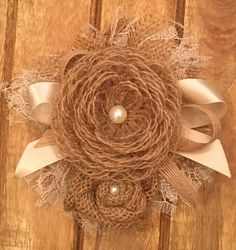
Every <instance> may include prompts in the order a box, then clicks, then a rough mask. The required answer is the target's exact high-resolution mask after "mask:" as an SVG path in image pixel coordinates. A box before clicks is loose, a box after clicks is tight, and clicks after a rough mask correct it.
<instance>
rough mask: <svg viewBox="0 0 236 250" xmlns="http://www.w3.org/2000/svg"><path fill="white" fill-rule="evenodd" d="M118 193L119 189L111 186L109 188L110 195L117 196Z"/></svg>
mask: <svg viewBox="0 0 236 250" xmlns="http://www.w3.org/2000/svg"><path fill="white" fill-rule="evenodd" d="M119 193H120V188H119V186H117V185H112V186H111V187H110V194H112V195H118V194H119Z"/></svg>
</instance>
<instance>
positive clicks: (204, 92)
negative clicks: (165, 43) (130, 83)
mask: <svg viewBox="0 0 236 250" xmlns="http://www.w3.org/2000/svg"><path fill="white" fill-rule="evenodd" d="M177 84H178V86H179V88H180V89H181V91H182V94H183V99H184V101H185V103H187V105H184V106H183V109H182V118H183V122H182V136H183V138H186V139H189V140H190V141H193V142H196V143H200V144H203V145H201V147H200V148H198V149H196V150H194V151H191V152H185V151H179V152H177V153H178V154H180V155H182V156H184V157H186V158H189V159H191V160H193V161H196V162H198V163H200V164H202V165H204V166H206V167H209V168H211V169H213V170H215V171H217V172H219V173H222V174H224V175H226V176H228V177H230V176H231V174H230V171H229V166H228V162H227V159H226V156H225V153H224V150H223V147H222V145H221V142H220V140H218V139H215V138H214V136H213V139H212V137H209V136H208V135H206V134H204V133H200V132H198V131H196V130H194V129H193V128H197V127H200V126H202V125H207V124H211V122H212V121H211V116H213V114H214V115H215V116H217V117H218V118H222V117H223V116H224V114H225V113H226V111H227V106H226V104H225V102H224V100H223V98H222V97H221V95H220V94H219V92H218V91H217V90H216V89H215V87H214V86H212V85H211V84H209V83H207V82H205V81H203V80H200V79H183V80H180V81H178V82H177ZM59 86H60V85H59V83H53V82H41V83H34V84H32V85H31V86H30V88H29V100H30V106H31V108H32V115H33V117H34V118H35V119H36V120H37V121H39V122H42V123H44V124H50V120H51V110H52V106H51V103H52V101H53V99H54V97H55V94H56V92H57V91H58V88H59ZM188 103H190V104H191V105H188ZM197 105H201V106H202V107H203V108H200V109H197V108H196V107H197ZM204 107H205V108H204ZM204 110H209V111H210V113H209V112H204ZM45 113H47V114H45ZM207 113H208V115H207ZM213 132H214V131H213ZM213 134H214V133H213ZM45 142H46V143H45ZM62 159H63V156H62V155H60V153H59V152H58V150H57V147H56V145H55V144H54V142H53V139H52V138H50V139H49V140H48V137H47V136H43V137H42V138H41V139H40V140H37V141H34V142H32V143H29V144H28V146H27V147H26V149H25V151H24V153H23V155H22V157H21V159H20V161H19V164H18V165H17V169H16V175H17V176H19V177H23V176H26V175H29V174H31V173H33V172H35V171H37V170H39V169H42V168H44V167H46V166H48V165H50V164H52V163H54V162H57V161H59V160H62Z"/></svg>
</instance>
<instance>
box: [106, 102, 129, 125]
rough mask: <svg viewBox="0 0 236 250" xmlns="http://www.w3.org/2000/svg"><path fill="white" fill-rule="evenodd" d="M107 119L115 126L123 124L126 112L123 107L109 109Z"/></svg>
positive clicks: (117, 106)
mask: <svg viewBox="0 0 236 250" xmlns="http://www.w3.org/2000/svg"><path fill="white" fill-rule="evenodd" d="M109 117H110V119H111V121H112V122H114V123H116V124H119V123H123V122H124V121H125V120H126V118H127V111H126V109H125V108H124V107H123V106H121V105H116V106H114V107H112V108H111V110H110V112H109Z"/></svg>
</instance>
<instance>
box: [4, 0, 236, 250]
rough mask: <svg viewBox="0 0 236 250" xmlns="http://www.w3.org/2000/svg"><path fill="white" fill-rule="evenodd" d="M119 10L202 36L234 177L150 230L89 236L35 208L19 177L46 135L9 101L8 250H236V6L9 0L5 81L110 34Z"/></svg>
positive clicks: (150, 224)
mask: <svg viewBox="0 0 236 250" xmlns="http://www.w3.org/2000/svg"><path fill="white" fill-rule="evenodd" d="M118 6H123V9H124V12H125V13H126V14H127V15H130V16H145V15H146V14H148V13H150V12H151V13H153V15H159V16H162V17H166V18H170V19H173V20H176V21H179V22H181V23H183V24H184V25H185V34H187V33H190V32H191V33H192V34H193V35H195V36H196V37H198V39H199V42H200V47H201V51H202V53H203V54H206V55H209V56H211V57H212V60H211V61H210V63H209V65H208V70H207V77H208V79H210V80H211V81H213V82H214V83H215V84H217V85H218V87H219V88H220V89H221V90H222V92H224V94H225V96H226V99H227V102H228V104H229V112H228V114H227V116H226V118H225V120H224V122H223V133H222V136H221V138H222V143H223V145H224V147H225V149H226V152H227V157H228V159H229V163H230V167H231V172H232V178H231V179H228V178H226V177H224V176H221V175H217V177H216V183H215V184H214V185H213V186H212V187H210V188H206V189H204V190H203V192H202V194H201V199H200V203H199V205H198V207H197V208H195V209H190V208H187V207H183V206H182V207H180V208H179V209H178V210H177V214H176V216H175V217H174V219H173V220H170V219H169V218H168V217H166V216H164V215H158V214H157V213H155V212H154V211H152V212H151V213H150V216H149V218H148V219H147V221H146V222H145V227H144V228H140V227H137V226H135V227H133V228H131V229H127V230H110V231H103V232H102V233H99V232H93V231H89V230H85V231H83V230H82V229H80V228H78V227H77V226H76V225H75V224H74V223H73V221H72V220H71V218H69V217H66V216H64V214H63V212H60V211H57V210H56V209H55V208H54V207H51V206H49V205H48V206H44V207H41V208H38V207H35V205H34V204H35V202H36V200H37V195H36V194H35V193H34V192H33V191H32V190H30V189H29V188H28V186H27V184H26V183H25V182H24V181H23V180H21V179H17V178H15V177H14V169H15V166H16V163H17V161H18V159H19V157H20V155H21V153H22V151H23V149H24V147H25V146H26V145H27V143H28V142H30V141H32V140H34V139H35V138H37V136H38V135H39V132H38V131H37V130H36V129H35V128H33V127H32V126H30V125H28V124H26V123H15V122H14V121H12V119H13V118H14V113H12V112H9V111H8V109H7V107H6V103H5V101H4V98H3V97H1V103H0V250H13V249H14V250H16V249H23V250H26V249H27V250H36V249H38V250H70V249H71V250H76V249H83V250H93V249H96V250H126V249H134V250H146V249H147V250H157V249H158V250H162V249H163V250H167V249H171V250H192V249H194V250H234V249H236V240H235V237H234V235H235V234H236V212H235V207H234V201H235V200H236V182H235V174H236V171H235V170H234V168H236V154H235V153H234V145H235V140H236V102H235V98H236V39H235V36H236V1H234V0H224V1H217V0H208V1H205V0H149V1H147V0H139V1H132V0H80V1H78V0H68V1H63V0H51V1H47V0H32V1H27V0H1V1H0V54H1V64H0V72H1V81H7V80H10V79H11V78H12V77H14V76H16V75H17V74H19V73H20V72H21V70H22V69H24V68H27V67H30V65H31V64H32V62H33V60H34V59H35V58H36V59H37V58H39V57H40V56H44V55H46V54H56V53H59V52H60V51H62V50H64V49H65V47H66V46H68V40H70V38H71V37H73V35H74V34H75V33H77V32H79V31H82V30H83V28H84V27H85V26H86V25H87V24H88V22H91V23H92V24H93V25H95V26H97V27H99V28H101V29H105V27H106V26H107V25H108V23H109V21H110V20H111V18H112V16H113V13H114V11H115V10H116V9H117V7H118Z"/></svg>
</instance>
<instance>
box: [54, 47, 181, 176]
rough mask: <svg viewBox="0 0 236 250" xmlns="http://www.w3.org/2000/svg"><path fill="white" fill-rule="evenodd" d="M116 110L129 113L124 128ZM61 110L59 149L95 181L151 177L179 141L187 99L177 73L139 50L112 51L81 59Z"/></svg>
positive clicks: (57, 117)
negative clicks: (120, 108)
mask: <svg viewBox="0 0 236 250" xmlns="http://www.w3.org/2000/svg"><path fill="white" fill-rule="evenodd" d="M115 105H122V106H123V107H124V108H125V109H126V110H127V113H128V117H127V119H126V121H125V122H123V123H122V124H115V123H113V122H112V121H111V120H110V118H109V111H110V109H111V108H112V107H113V106H115ZM55 107H56V108H55V118H54V121H53V129H54V133H55V135H56V139H57V143H58V146H59V148H60V149H61V151H62V152H63V154H64V155H65V156H66V157H67V159H68V160H69V161H70V162H73V163H75V164H76V165H77V167H78V169H80V170H81V172H83V173H84V174H87V175H89V176H90V177H92V178H96V179H98V178H99V179H115V180H117V179H124V180H137V179H144V178H147V177H148V176H150V175H151V174H152V173H153V172H154V171H155V170H156V169H157V168H158V167H160V166H161V163H162V162H163V160H165V159H166V158H167V156H168V153H169V152H170V151H174V150H175V148H176V145H177V142H178V137H179V129H178V125H179V113H180V107H181V96H180V93H179V90H178V88H177V86H176V83H175V79H174V77H173V73H172V71H171V70H170V69H169V68H168V67H167V66H166V65H161V63H160V64H159V63H157V62H154V61H153V60H149V59H148V57H147V53H145V55H144V54H143V52H141V51H139V50H137V49H135V50H134V49H132V48H128V47H126V48H118V47H116V48H115V47H111V48H106V49H103V50H99V51H95V52H89V53H88V54H87V55H85V56H84V57H82V58H80V59H78V61H77V62H75V63H74V65H73V67H72V68H71V69H69V70H68V72H67V73H66V75H65V77H64V79H63V86H62V89H61V92H60V93H59V95H58V96H57V99H56V105H55Z"/></svg>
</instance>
